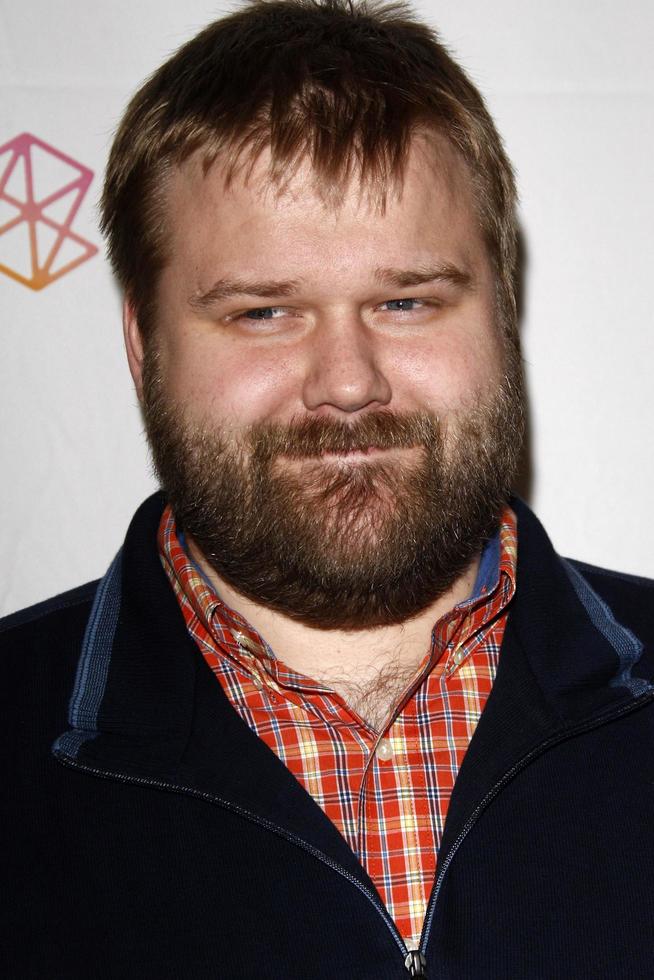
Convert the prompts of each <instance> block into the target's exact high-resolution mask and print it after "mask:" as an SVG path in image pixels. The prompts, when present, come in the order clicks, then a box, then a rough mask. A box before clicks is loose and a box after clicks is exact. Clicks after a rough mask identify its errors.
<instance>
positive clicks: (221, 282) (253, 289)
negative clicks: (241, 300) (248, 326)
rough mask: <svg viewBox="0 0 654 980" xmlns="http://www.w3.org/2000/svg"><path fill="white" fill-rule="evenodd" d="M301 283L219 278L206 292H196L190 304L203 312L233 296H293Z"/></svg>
mask: <svg viewBox="0 0 654 980" xmlns="http://www.w3.org/2000/svg"><path fill="white" fill-rule="evenodd" d="M298 288H299V283H298V282H297V281H295V280H292V279H289V280H284V281H273V280H270V281H266V282H261V281H257V282H247V281H246V280H245V279H217V280H216V282H215V283H214V284H213V286H212V287H211V288H210V289H208V290H207V291H206V292H205V293H194V294H193V295H192V296H191V297H190V299H189V306H190V307H191V309H193V310H195V312H196V313H203V312H204V311H205V310H207V309H208V308H209V307H211V306H212V305H213V304H214V303H216V302H217V301H218V300H221V299H230V297H232V296H258V297H260V298H261V299H274V298H275V297H277V296H292V295H293V293H296V292H297V290H298Z"/></svg>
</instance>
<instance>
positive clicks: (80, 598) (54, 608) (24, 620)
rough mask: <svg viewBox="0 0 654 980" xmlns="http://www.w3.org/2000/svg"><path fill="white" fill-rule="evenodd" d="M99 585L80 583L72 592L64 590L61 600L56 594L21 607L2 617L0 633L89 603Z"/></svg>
mask: <svg viewBox="0 0 654 980" xmlns="http://www.w3.org/2000/svg"><path fill="white" fill-rule="evenodd" d="M97 585H98V583H97V581H94V582H88V583H87V584H86V585H80V586H78V587H77V588H76V589H74V590H72V594H71V593H70V592H64V593H63V594H62V596H61V600H60V601H59V602H58V601H57V597H56V596H55V597H53V598H51V599H45V600H44V601H43V602H39V603H36V605H34V606H28V607H27V608H26V609H19V610H17V611H16V612H14V613H10V614H9V615H8V616H5V617H4V618H3V619H0V633H7V632H9V631H10V630H12V629H17V628H18V627H20V626H27V625H28V624H29V623H34V622H36V621H37V620H39V619H43V618H44V617H45V616H48V615H49V614H50V613H56V612H60V611H61V610H63V609H72V608H73V607H74V606H82V605H84V603H89V602H90V600H91V599H92V598H93V594H94V592H95V590H96V588H97Z"/></svg>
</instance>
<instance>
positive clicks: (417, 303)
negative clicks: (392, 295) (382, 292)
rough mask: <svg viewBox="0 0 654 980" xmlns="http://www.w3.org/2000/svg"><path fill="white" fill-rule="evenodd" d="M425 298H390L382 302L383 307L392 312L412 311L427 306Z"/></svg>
mask: <svg viewBox="0 0 654 980" xmlns="http://www.w3.org/2000/svg"><path fill="white" fill-rule="evenodd" d="M426 305H427V304H426V303H425V301H424V300H421V299H411V298H408V299H388V300H386V302H385V303H382V304H381V306H382V307H386V309H387V310H388V311H389V312H390V313H412V312H413V311H414V310H418V309H422V307H423V306H426Z"/></svg>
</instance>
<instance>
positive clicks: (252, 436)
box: [143, 350, 524, 630]
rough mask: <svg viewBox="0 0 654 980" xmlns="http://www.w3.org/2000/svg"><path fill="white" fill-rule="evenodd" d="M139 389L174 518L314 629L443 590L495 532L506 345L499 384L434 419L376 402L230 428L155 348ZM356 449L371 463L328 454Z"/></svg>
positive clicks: (380, 618)
mask: <svg viewBox="0 0 654 980" xmlns="http://www.w3.org/2000/svg"><path fill="white" fill-rule="evenodd" d="M143 392H144V395H143V413H144V418H145V424H146V431H147V436H148V441H149V443H150V448H151V452H152V457H153V462H154V466H155V469H156V471H157V474H158V477H159V480H160V482H161V486H162V488H163V490H164V493H165V495H166V496H167V498H168V500H169V502H170V504H171V506H172V508H173V512H174V514H175V518H176V521H177V526H178V529H180V530H184V532H185V533H186V534H187V535H190V537H191V538H192V539H193V541H194V542H195V544H196V545H197V547H198V548H199V549H200V551H201V552H202V554H203V556H204V558H205V560H206V561H207V562H208V564H209V566H210V567H211V568H212V569H213V570H214V572H216V573H217V575H218V576H220V578H222V579H223V580H224V581H225V582H227V583H229V585H230V586H232V588H234V589H235V590H236V591H237V592H238V593H240V594H241V595H243V596H246V597H247V598H248V599H251V600H253V601H255V602H257V603H259V604H261V605H264V606H266V607H269V608H272V609H275V610H277V611H278V612H281V613H283V614H285V615H286V616H289V617H291V618H292V619H295V620H297V621H299V622H301V623H304V624H305V625H309V626H313V627H317V628H320V629H343V630H362V629H368V628H371V627H375V626H384V625H390V624H395V623H401V622H404V621H406V620H408V619H410V618H411V617H412V616H415V615H417V614H418V613H419V612H421V611H422V610H424V609H425V608H426V607H427V606H429V605H430V604H431V603H432V602H434V601H435V600H436V599H438V598H439V597H440V596H442V595H443V594H444V593H445V592H447V590H448V589H449V588H450V587H451V586H452V585H453V583H454V582H455V581H456V580H457V579H458V578H459V577H460V576H461V575H462V574H463V573H464V572H465V571H466V569H467V568H468V567H469V565H470V563H471V562H472V561H473V559H474V558H475V556H476V555H477V554H478V552H479V551H480V549H481V548H482V547H483V544H484V542H485V541H486V540H487V539H488V538H489V537H490V536H492V535H493V534H494V533H495V531H496V530H497V527H498V524H499V519H500V515H501V512H502V510H503V508H504V506H505V504H506V501H507V498H508V495H509V492H510V489H511V485H512V482H513V479H514V477H515V474H516V471H517V467H518V462H519V457H520V452H521V446H522V437H523V428H524V406H523V386H522V372H521V366H520V361H519V356H518V354H517V352H513V351H509V352H508V353H507V371H506V374H505V376H504V378H503V379H502V381H501V383H499V384H496V385H495V388H494V389H492V390H491V389H489V390H488V391H486V392H485V393H483V394H481V393H480V394H478V396H477V398H476V400H475V402H474V403H473V404H472V405H468V406H467V407H466V408H464V409H461V410H459V411H458V412H456V413H448V415H447V417H444V418H438V417H436V416H434V415H432V414H430V413H426V412H414V413H410V414H402V415H399V414H396V413H394V412H391V411H388V410H382V411H378V412H371V413H370V414H367V415H364V416H362V417H361V418H359V419H356V420H355V421H354V422H352V423H346V422H343V421H341V420H337V419H333V418H326V417H308V418H300V419H295V420H291V422H289V423H288V424H286V425H282V424H279V423H273V422H260V423H257V424H254V425H252V426H250V427H249V428H248V429H246V430H245V431H241V430H239V431H238V432H235V431H233V430H231V429H230V428H229V427H227V426H224V427H219V426H216V424H215V423H210V422H208V421H204V422H202V421H193V420H192V419H191V418H190V417H189V415H188V413H187V412H186V410H185V407H184V406H183V405H180V404H176V403H174V402H173V401H172V400H171V399H170V397H169V396H168V395H167V392H166V384H165V379H164V378H163V377H162V375H161V373H160V372H159V369H158V357H157V352H156V350H149V351H148V352H147V353H146V357H145V361H144V367H143ZM371 449H380V450H391V452H389V453H376V452H370V450H371ZM354 452H363V453H366V455H369V459H366V458H365V457H364V458H363V459H362V458H361V456H359V457H358V459H357V460H356V462H354V461H348V459H347V456H343V455H341V456H339V457H338V458H335V457H334V456H331V457H330V456H329V455H325V454H330V453H340V454H343V453H354Z"/></svg>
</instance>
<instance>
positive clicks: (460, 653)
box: [452, 650, 464, 664]
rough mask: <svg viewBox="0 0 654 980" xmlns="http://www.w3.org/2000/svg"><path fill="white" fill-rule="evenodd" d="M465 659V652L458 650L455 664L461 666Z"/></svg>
mask: <svg viewBox="0 0 654 980" xmlns="http://www.w3.org/2000/svg"><path fill="white" fill-rule="evenodd" d="M463 657H464V653H463V650H457V651H456V653H455V654H454V657H453V658H452V659H453V660H454V663H455V664H460V663H461V661H462V660H463Z"/></svg>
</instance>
